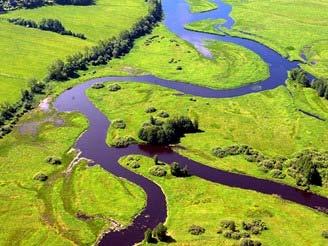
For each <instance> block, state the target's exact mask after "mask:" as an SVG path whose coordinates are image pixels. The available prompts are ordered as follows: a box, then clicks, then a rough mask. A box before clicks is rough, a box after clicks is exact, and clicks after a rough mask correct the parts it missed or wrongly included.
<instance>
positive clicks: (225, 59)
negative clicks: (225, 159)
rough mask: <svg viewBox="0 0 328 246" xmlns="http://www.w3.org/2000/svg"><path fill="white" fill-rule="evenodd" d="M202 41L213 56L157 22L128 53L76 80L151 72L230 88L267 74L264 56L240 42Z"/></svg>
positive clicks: (209, 85) (160, 75)
mask: <svg viewBox="0 0 328 246" xmlns="http://www.w3.org/2000/svg"><path fill="white" fill-rule="evenodd" d="M205 45H206V47H207V48H208V49H209V50H210V51H211V52H212V54H213V58H206V57H204V56H203V55H201V54H199V52H198V51H197V50H196V49H195V48H194V47H193V46H191V45H189V44H188V43H187V42H185V41H183V40H181V39H179V38H178V37H177V36H175V35H174V34H172V33H170V32H169V31H168V30H167V29H166V28H165V27H164V26H163V25H160V26H159V27H156V28H155V29H154V30H153V32H152V33H151V34H150V35H147V36H145V37H143V38H140V39H139V40H137V41H136V43H135V45H134V48H133V49H132V50H131V52H130V53H129V54H127V55H125V56H124V57H122V58H120V59H113V60H112V61H111V62H110V63H109V64H108V65H105V66H102V67H97V68H91V70H90V71H89V72H88V74H87V75H86V76H85V77H81V78H79V79H77V80H75V81H83V80H85V79H87V78H90V77H92V76H93V77H100V76H108V75H145V74H152V75H155V76H158V77H160V78H165V79H170V80H178V81H182V82H186V83H192V84H198V85H202V86H207V87H212V88H233V87H238V86H241V85H245V84H249V83H253V82H256V81H260V80H263V79H265V78H267V77H268V76H269V71H268V67H267V65H266V64H265V63H264V62H263V60H262V59H261V58H260V57H259V56H258V55H256V54H255V53H253V52H251V51H249V50H247V49H245V48H243V47H241V46H238V45H234V44H229V43H224V42H215V41H213V42H212V41H211V42H207V43H206V44H205ZM140 57H141V58H140ZM71 83H74V81H73V82H71Z"/></svg>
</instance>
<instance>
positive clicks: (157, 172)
mask: <svg viewBox="0 0 328 246" xmlns="http://www.w3.org/2000/svg"><path fill="white" fill-rule="evenodd" d="M149 173H150V174H151V175H153V176H157V177H164V176H166V170H165V168H164V167H161V166H153V167H151V168H149Z"/></svg>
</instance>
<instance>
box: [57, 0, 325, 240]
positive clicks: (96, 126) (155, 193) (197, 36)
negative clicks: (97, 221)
mask: <svg viewBox="0 0 328 246" xmlns="http://www.w3.org/2000/svg"><path fill="white" fill-rule="evenodd" d="M215 2H216V3H217V4H218V9H216V10H213V11H209V12H205V13H197V14H191V13H190V12H189V6H188V5H187V4H186V3H185V2H184V0H162V4H163V10H164V14H165V19H164V23H165V25H166V26H167V27H168V29H169V30H170V31H172V32H173V33H175V34H176V35H178V36H179V37H180V38H182V39H184V40H186V41H187V42H189V43H191V44H193V45H194V46H195V47H196V48H197V49H198V50H199V51H200V52H205V53H206V48H205V47H203V45H202V44H203V41H204V40H221V41H225V42H231V43H235V44H238V45H241V46H244V47H246V48H248V49H250V50H252V51H253V52H255V53H257V54H258V55H259V56H260V57H261V58H262V59H263V60H264V61H265V62H266V63H267V64H268V65H269V70H270V77H269V78H268V79H266V80H264V81H259V82H256V83H254V84H250V85H246V86H243V87H240V88H235V89H228V90H215V89H210V88H206V87H201V86H196V85H191V84H185V83H182V82H179V81H169V80H165V79H160V78H157V77H155V76H137V77H103V78H97V79H92V80H89V81H86V82H85V83H83V84H79V85H77V86H75V87H73V88H72V89H70V90H67V91H65V92H63V93H62V94H61V95H60V96H59V97H58V98H57V99H56V101H55V103H54V105H55V107H56V108H57V109H58V111H61V112H67V111H77V112H81V113H83V114H84V115H85V116H86V117H87V118H88V120H89V128H88V129H87V131H86V132H85V133H84V134H82V136H81V137H80V138H79V139H78V140H77V142H76V144H75V147H76V148H77V149H79V150H81V152H82V156H83V157H85V158H88V159H92V160H94V162H95V163H99V164H100V165H101V166H102V167H103V168H104V169H106V170H107V171H109V172H111V173H113V174H114V175H116V176H118V177H122V178H125V179H127V180H129V181H131V182H133V183H135V184H136V185H138V186H140V187H142V188H143V190H144V191H145V193H146V194H147V203H146V206H145V208H144V210H143V211H142V212H141V213H140V214H139V215H138V216H136V217H135V218H134V220H133V223H132V224H131V225H130V226H128V227H127V228H126V229H123V230H121V231H115V232H109V233H107V234H105V235H104V236H103V238H102V239H101V240H100V242H99V244H100V245H120V246H123V245H133V244H135V243H137V242H140V241H141V240H142V239H143V237H144V231H145V230H146V229H147V228H153V227H155V226H156V225H157V224H158V223H159V222H164V221H165V219H166V216H167V207H166V200H165V196H164V194H163V191H162V190H161V188H160V187H159V186H158V185H157V184H155V183H154V182H152V181H150V180H149V179H147V178H145V177H143V176H140V175H138V174H136V173H134V172H132V171H130V170H128V169H126V168H124V167H122V166H120V165H119V163H118V160H119V158H121V157H122V156H125V155H129V154H142V155H146V156H153V155H155V154H157V155H158V156H159V159H160V160H162V161H165V162H169V163H171V162H172V161H177V162H179V163H181V164H182V165H188V169H189V171H190V174H192V175H195V176H198V177H200V178H203V179H206V180H209V181H212V182H216V183H220V184H224V185H228V186H231V187H239V188H243V189H249V190H254V191H258V192H261V193H264V194H277V195H279V196H280V197H281V198H283V199H286V200H289V201H293V202H296V203H298V204H302V205H305V206H308V207H311V208H318V207H322V208H326V209H328V199H327V198H324V197H321V196H318V195H315V194H312V193H308V192H305V191H302V190H299V189H297V188H294V187H290V186H287V185H283V184H280V183H276V182H273V181H269V180H262V179H257V178H254V177H250V176H245V175H241V174H236V173H229V172H226V171H222V170H218V169H215V168H212V167H209V166H205V165H202V164H200V163H197V162H195V161H192V160H190V159H188V158H186V157H183V156H181V155H179V154H178V153H176V152H174V151H173V150H172V149H170V147H163V146H162V147H161V146H150V145H131V146H129V147H127V148H120V149H118V148H111V147H109V146H108V145H107V144H106V136H107V131H108V128H109V126H110V121H109V120H108V119H107V117H106V116H105V115H104V114H103V113H102V112H100V111H99V110H98V109H97V108H96V107H95V106H94V105H93V104H92V102H91V101H90V100H89V98H88V97H87V96H86V94H85V91H86V89H88V88H89V87H90V86H92V85H93V84H94V83H102V82H106V81H131V82H132V81H133V82H142V83H150V84H156V85H160V86H164V87H167V88H172V89H175V90H177V91H180V92H183V93H186V94H191V95H194V96H201V97H207V98H227V97H235V96H241V95H245V94H248V93H254V92H257V91H263V90H268V89H272V88H275V87H277V86H279V85H282V84H284V82H285V80H286V78H287V71H288V70H290V69H292V68H294V67H296V66H297V65H298V64H297V62H290V61H288V60H287V59H285V58H283V57H282V56H280V55H279V54H278V53H276V52H275V51H273V50H271V49H270V48H268V47H266V46H264V45H262V44H260V43H257V42H254V41H251V40H247V39H241V38H235V37H229V36H219V35H213V34H206V33H199V32H193V31H188V30H186V29H184V25H185V24H187V23H189V22H192V21H198V20H203V19H208V18H214V19H217V18H222V19H224V20H225V23H224V24H223V26H224V27H226V28H231V27H232V26H233V24H234V21H233V19H232V18H231V17H230V12H231V6H229V5H228V4H225V3H223V2H222V1H221V0H215ZM127 202H129V201H127Z"/></svg>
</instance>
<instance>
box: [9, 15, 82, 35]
mask: <svg viewBox="0 0 328 246" xmlns="http://www.w3.org/2000/svg"><path fill="white" fill-rule="evenodd" d="M8 21H9V22H10V23H13V24H15V25H19V26H24V27H28V28H36V29H40V30H44V31H49V32H55V33H59V34H61V35H68V36H73V37H77V38H80V39H86V37H85V35H84V34H82V33H73V32H72V31H69V30H66V29H65V27H64V26H63V24H62V23H61V22H60V21H59V20H56V19H44V18H43V19H42V20H41V21H40V22H39V23H36V22H35V21H34V20H26V19H23V18H11V19H8Z"/></svg>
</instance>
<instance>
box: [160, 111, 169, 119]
mask: <svg viewBox="0 0 328 246" xmlns="http://www.w3.org/2000/svg"><path fill="white" fill-rule="evenodd" d="M158 116H159V117H162V118H168V117H170V115H169V114H168V113H166V112H165V111H161V112H160V113H159V114H158Z"/></svg>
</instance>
